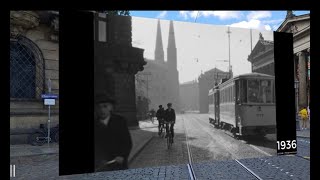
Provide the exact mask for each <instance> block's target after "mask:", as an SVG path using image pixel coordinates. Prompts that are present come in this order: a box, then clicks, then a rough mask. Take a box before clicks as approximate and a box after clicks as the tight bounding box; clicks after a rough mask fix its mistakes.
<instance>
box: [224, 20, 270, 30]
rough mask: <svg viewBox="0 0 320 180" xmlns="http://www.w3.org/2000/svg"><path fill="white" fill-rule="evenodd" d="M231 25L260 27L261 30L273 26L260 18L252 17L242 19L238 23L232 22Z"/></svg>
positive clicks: (249, 27)
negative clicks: (247, 19)
mask: <svg viewBox="0 0 320 180" xmlns="http://www.w3.org/2000/svg"><path fill="white" fill-rule="evenodd" d="M230 27H239V28H248V29H259V30H267V31H270V30H271V26H270V25H268V24H264V23H262V22H261V21H260V20H257V19H252V20H250V21H241V22H238V23H234V24H231V25H230Z"/></svg>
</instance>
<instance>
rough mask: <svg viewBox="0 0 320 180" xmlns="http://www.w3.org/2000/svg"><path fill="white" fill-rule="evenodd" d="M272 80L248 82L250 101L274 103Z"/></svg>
mask: <svg viewBox="0 0 320 180" xmlns="http://www.w3.org/2000/svg"><path fill="white" fill-rule="evenodd" d="M272 96H273V95H272V85H271V80H248V101H249V102H251V103H273V97H272Z"/></svg>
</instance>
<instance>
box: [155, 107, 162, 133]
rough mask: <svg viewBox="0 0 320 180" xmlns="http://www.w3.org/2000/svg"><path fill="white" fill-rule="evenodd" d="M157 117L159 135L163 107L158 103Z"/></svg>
mask: <svg viewBox="0 0 320 180" xmlns="http://www.w3.org/2000/svg"><path fill="white" fill-rule="evenodd" d="M156 116H157V119H158V124H159V125H158V130H159V131H158V132H159V135H160V126H161V125H162V124H163V123H164V108H163V107H162V105H159V109H158V111H157V114H156Z"/></svg>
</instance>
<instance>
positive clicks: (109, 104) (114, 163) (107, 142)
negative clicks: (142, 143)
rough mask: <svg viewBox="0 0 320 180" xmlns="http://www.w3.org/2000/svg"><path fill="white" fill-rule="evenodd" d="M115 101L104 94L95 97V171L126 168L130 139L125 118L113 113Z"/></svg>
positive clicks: (130, 144) (130, 146) (130, 147)
mask: <svg viewBox="0 0 320 180" xmlns="http://www.w3.org/2000/svg"><path fill="white" fill-rule="evenodd" d="M114 105H115V101H114V100H113V99H112V98H110V97H109V96H106V95H98V96H97V97H96V98H95V110H96V111H95V122H94V138H95V171H96V172H97V171H114V170H123V169H128V157H129V154H130V151H131V149H132V139H131V135H130V132H129V129H128V126H127V120H126V119H125V118H124V117H122V116H120V115H117V114H114V113H113V108H114Z"/></svg>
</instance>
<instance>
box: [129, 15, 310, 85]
mask: <svg viewBox="0 0 320 180" xmlns="http://www.w3.org/2000/svg"><path fill="white" fill-rule="evenodd" d="M293 13H294V14H295V15H301V14H307V13H310V12H309V11H293ZM130 15H131V16H132V45H133V46H134V47H138V48H142V49H144V57H145V58H148V59H154V49H155V41H156V31H157V21H158V19H160V23H161V33H162V42H163V47H164V54H165V61H166V59H167V58H166V55H167V46H168V33H169V20H173V21H174V31H175V38H176V46H177V59H178V62H177V63H178V65H177V66H178V67H177V69H178V71H179V82H180V83H184V82H188V81H192V80H195V79H197V77H198V76H199V75H200V73H201V72H205V71H207V70H210V69H212V68H215V67H216V68H219V69H221V70H223V71H227V70H228V63H229V62H228V59H229V48H228V47H229V46H228V45H229V44H228V34H227V30H228V26H230V31H231V34H230V64H231V66H232V70H233V73H234V75H239V74H244V73H249V72H251V63H250V62H248V61H247V58H248V55H249V54H250V52H251V41H252V48H254V46H255V44H256V43H257V41H258V39H259V33H260V32H261V33H262V35H263V37H264V39H265V40H270V41H273V31H275V30H277V28H278V27H279V26H280V25H281V23H282V22H283V20H284V19H285V16H286V11H130ZM250 29H252V39H251V40H250Z"/></svg>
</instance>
